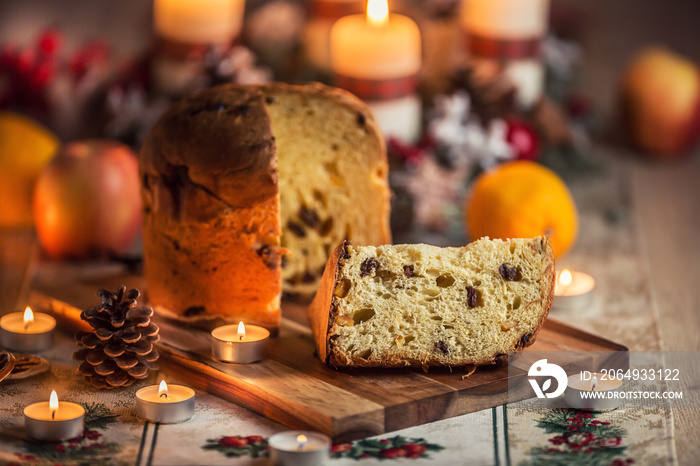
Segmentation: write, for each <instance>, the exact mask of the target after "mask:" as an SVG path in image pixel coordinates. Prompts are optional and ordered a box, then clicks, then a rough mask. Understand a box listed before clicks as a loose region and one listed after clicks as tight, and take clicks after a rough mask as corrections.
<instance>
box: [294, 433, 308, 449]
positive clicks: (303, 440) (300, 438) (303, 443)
mask: <svg viewBox="0 0 700 466" xmlns="http://www.w3.org/2000/svg"><path fill="white" fill-rule="evenodd" d="M308 441H309V439H307V438H306V435H304V434H302V435H299V436H298V437H297V444H298V446H299V449H300V450H301V449H302V448H304V447H305V446H306V443H307V442H308Z"/></svg>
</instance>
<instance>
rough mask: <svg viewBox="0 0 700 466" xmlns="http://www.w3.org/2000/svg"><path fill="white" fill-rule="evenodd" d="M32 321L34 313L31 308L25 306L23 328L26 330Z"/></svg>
mask: <svg viewBox="0 0 700 466" xmlns="http://www.w3.org/2000/svg"><path fill="white" fill-rule="evenodd" d="M32 322H34V313H33V312H32V308H30V307H29V306H27V308H26V309H25V310H24V329H25V330H26V329H27V327H29V326H30V325H31V324H32Z"/></svg>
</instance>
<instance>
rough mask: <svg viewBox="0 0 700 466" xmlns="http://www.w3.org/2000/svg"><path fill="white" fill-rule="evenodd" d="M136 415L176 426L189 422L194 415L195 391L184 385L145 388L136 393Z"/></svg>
mask: <svg viewBox="0 0 700 466" xmlns="http://www.w3.org/2000/svg"><path fill="white" fill-rule="evenodd" d="M136 414H138V416H139V417H141V418H143V419H147V420H149V421H151V422H160V423H164V424H175V423H178V422H183V421H186V420H188V419H189V418H191V417H192V415H193V414H194V390H192V389H191V388H189V387H185V386H183V385H168V384H167V383H165V380H161V382H160V385H151V386H148V387H144V388H142V389H140V390H139V391H137V392H136Z"/></svg>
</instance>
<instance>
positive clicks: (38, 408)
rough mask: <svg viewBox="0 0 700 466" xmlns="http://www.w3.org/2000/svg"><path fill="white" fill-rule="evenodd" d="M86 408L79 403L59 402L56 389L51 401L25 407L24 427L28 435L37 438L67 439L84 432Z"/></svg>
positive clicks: (50, 398)
mask: <svg viewBox="0 0 700 466" xmlns="http://www.w3.org/2000/svg"><path fill="white" fill-rule="evenodd" d="M84 420H85V409H84V408H83V407H82V406H80V405H79V404H77V403H69V402H67V401H62V402H60V403H59V401H58V395H57V394H56V391H55V390H52V391H51V396H50V397H49V401H48V402H47V401H43V402H41V403H34V404H31V405H29V406H27V407H26V408H24V428H25V430H26V432H27V436H29V437H31V438H33V439H37V440H50V441H57V440H67V439H70V438H76V437H79V436H80V435H81V434H82V433H83V429H84Z"/></svg>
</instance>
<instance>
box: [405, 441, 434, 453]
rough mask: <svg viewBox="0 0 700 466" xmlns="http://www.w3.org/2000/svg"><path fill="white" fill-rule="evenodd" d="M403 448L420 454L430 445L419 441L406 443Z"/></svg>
mask: <svg viewBox="0 0 700 466" xmlns="http://www.w3.org/2000/svg"><path fill="white" fill-rule="evenodd" d="M402 448H403V449H405V450H406V451H407V452H408V453H409V454H417V455H418V456H420V455H422V454H423V453H425V451H426V450H427V449H428V447H426V446H425V445H422V444H419V443H406V444H404V445H403V447H402Z"/></svg>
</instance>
